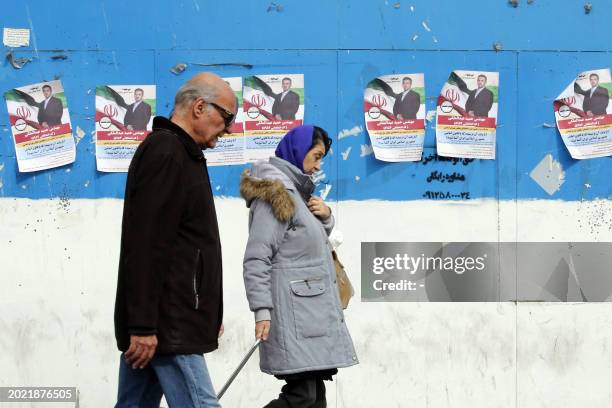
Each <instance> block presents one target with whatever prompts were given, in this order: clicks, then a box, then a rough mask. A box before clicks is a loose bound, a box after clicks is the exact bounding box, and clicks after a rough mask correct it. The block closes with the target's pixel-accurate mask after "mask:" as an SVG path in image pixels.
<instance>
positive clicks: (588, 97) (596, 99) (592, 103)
mask: <svg viewBox="0 0 612 408" xmlns="http://www.w3.org/2000/svg"><path fill="white" fill-rule="evenodd" d="M589 82H590V84H591V88H590V89H587V90H584V89H582V87H580V85H578V83H576V82H574V92H576V93H577V94H580V95H582V96H584V100H583V102H582V110H583V111H584V113H586V115H587V116H595V115H605V114H606V112H607V109H608V103H609V102H610V95H609V93H608V89H607V88H604V87H602V86H601V85H599V75H597V74H596V73H592V74H591V75H589Z"/></svg>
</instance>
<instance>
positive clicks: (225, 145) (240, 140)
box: [204, 77, 246, 166]
mask: <svg viewBox="0 0 612 408" xmlns="http://www.w3.org/2000/svg"><path fill="white" fill-rule="evenodd" d="M223 80H224V81H225V82H227V84H228V85H229V86H230V87H231V88H232V91H234V95H236V101H237V104H238V105H237V106H238V112H237V113H236V120H234V123H233V124H232V127H231V128H230V130H231V133H230V134H226V135H224V136H223V137H221V138H219V139H218V140H217V145H216V146H215V148H214V149H206V150H205V151H204V156H205V157H206V163H207V164H208V165H209V166H229V165H232V164H244V163H245V162H246V160H245V143H244V110H243V109H242V78H241V77H231V78H223Z"/></svg>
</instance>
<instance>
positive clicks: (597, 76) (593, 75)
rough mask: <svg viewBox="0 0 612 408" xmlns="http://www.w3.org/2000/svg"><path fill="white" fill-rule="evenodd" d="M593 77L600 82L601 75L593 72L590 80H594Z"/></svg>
mask: <svg viewBox="0 0 612 408" xmlns="http://www.w3.org/2000/svg"><path fill="white" fill-rule="evenodd" d="M593 77H595V78H597V80H598V81H599V75H597V74H596V73H594V72H593V73H592V74H591V75H589V79H591V78H593Z"/></svg>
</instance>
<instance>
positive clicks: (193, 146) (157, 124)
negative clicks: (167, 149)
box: [153, 116, 205, 161]
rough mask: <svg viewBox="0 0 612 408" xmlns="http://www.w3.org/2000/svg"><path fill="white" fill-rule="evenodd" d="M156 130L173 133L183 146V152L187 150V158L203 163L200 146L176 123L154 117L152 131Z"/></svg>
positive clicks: (161, 117) (160, 117)
mask: <svg viewBox="0 0 612 408" xmlns="http://www.w3.org/2000/svg"><path fill="white" fill-rule="evenodd" d="M156 129H164V130H168V131H170V132H172V133H174V134H175V135H177V136H178V138H179V140H180V141H181V143H182V144H183V146H185V150H187V153H189V156H191V158H192V159H194V160H198V161H205V160H204V153H202V149H201V148H200V146H198V144H197V143H196V142H195V140H193V139H192V138H191V136H189V133H187V132H185V131H184V130H183V128H182V127H180V126H179V125H177V124H176V123H174V122H172V121H171V120H169V119H167V118H165V117H163V116H156V117H155V118H154V119H153V130H156Z"/></svg>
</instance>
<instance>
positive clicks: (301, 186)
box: [270, 157, 315, 201]
mask: <svg viewBox="0 0 612 408" xmlns="http://www.w3.org/2000/svg"><path fill="white" fill-rule="evenodd" d="M270 164H272V165H274V166H275V167H276V168H278V169H279V170H280V171H281V172H283V173H284V174H285V175H286V176H287V177H288V178H289V180H291V182H292V183H293V184H294V185H295V187H296V189H297V190H298V192H299V193H300V195H301V196H302V198H303V199H304V200H305V201H308V199H309V198H310V196H311V195H312V193H313V192H314V189H315V185H314V183H313V182H312V179H311V178H310V176H309V175H307V174H304V173H302V171H301V170H300V169H298V168H297V167H295V166H294V165H293V164H291V163H289V162H288V161H286V160H283V159H281V158H280V157H270Z"/></svg>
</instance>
